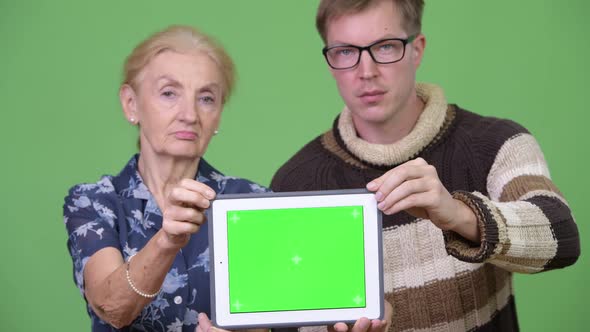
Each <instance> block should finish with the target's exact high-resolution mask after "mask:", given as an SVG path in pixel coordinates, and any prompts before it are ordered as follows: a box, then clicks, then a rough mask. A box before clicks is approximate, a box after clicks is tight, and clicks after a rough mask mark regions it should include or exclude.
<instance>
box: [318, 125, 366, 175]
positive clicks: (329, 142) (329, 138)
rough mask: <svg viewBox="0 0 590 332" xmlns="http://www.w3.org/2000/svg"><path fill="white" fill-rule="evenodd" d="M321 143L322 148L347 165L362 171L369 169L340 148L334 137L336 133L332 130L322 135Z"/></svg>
mask: <svg viewBox="0 0 590 332" xmlns="http://www.w3.org/2000/svg"><path fill="white" fill-rule="evenodd" d="M321 142H322V146H323V147H324V148H325V149H326V150H328V151H330V152H332V153H333V154H335V155H336V156H338V157H339V158H340V159H342V160H343V161H344V162H346V163H347V164H350V165H352V166H354V167H358V168H361V169H365V168H367V166H365V165H363V164H362V163H361V162H359V161H358V160H356V159H355V158H354V157H353V156H351V155H350V154H349V153H348V152H347V151H345V150H343V149H342V148H341V147H340V145H339V144H338V142H337V141H336V138H335V137H334V133H333V131H332V130H328V131H327V132H326V133H324V134H323V135H322V138H321Z"/></svg>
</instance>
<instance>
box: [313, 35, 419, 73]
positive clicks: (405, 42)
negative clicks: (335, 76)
mask: <svg viewBox="0 0 590 332" xmlns="http://www.w3.org/2000/svg"><path fill="white" fill-rule="evenodd" d="M416 37H418V35H413V36H409V37H408V38H405V39H404V38H386V39H380V40H377V41H376V42H374V43H372V44H371V45H367V46H364V47H363V46H356V45H351V44H344V45H336V46H331V47H328V46H326V47H324V48H323V49H322V54H323V55H324V58H325V59H326V62H327V63H328V66H330V67H332V69H335V70H344V69H350V68H354V67H356V66H357V65H358V64H359V62H361V57H362V56H363V51H365V50H366V51H367V52H369V55H370V56H371V59H373V61H375V63H379V64H389V63H396V62H399V61H401V60H402V59H403V58H404V56H405V55H406V46H407V45H408V44H410V43H412V42H413V41H414V40H415V39H416ZM389 40H397V41H401V42H402V44H403V49H404V50H403V53H402V56H401V57H400V58H399V59H397V60H395V61H386V62H381V61H377V59H375V56H374V55H373V52H371V47H373V46H375V45H377V44H379V43H383V42H385V41H389ZM338 47H352V48H356V49H357V50H358V51H359V56H358V59H357V60H356V62H355V64H354V65H352V66H349V67H344V68H337V67H334V66H332V64H331V63H330V60H328V52H329V51H330V50H331V49H334V48H338Z"/></svg>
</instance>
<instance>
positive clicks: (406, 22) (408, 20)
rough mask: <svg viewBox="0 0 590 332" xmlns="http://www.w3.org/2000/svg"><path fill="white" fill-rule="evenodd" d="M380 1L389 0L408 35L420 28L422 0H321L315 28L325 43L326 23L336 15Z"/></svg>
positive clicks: (419, 30) (339, 15)
mask: <svg viewBox="0 0 590 332" xmlns="http://www.w3.org/2000/svg"><path fill="white" fill-rule="evenodd" d="M382 1H391V2H393V5H394V6H395V8H396V9H397V10H399V11H400V16H401V18H402V22H401V24H402V28H403V29H404V30H405V31H406V32H407V33H408V34H409V35H416V34H418V33H420V32H421V30H422V11H423V10H424V0H322V1H321V2H320V5H319V6H318V11H317V15H316V28H317V29H318V32H319V33H320V36H321V37H322V40H323V41H324V44H325V43H327V33H328V31H327V26H328V23H329V22H330V21H331V20H333V19H335V18H338V17H341V16H343V15H348V14H356V13H360V12H362V11H364V10H366V9H369V8H371V7H373V6H376V5H378V4H379V3H380V2H382Z"/></svg>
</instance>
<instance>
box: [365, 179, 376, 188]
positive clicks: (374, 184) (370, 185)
mask: <svg viewBox="0 0 590 332" xmlns="http://www.w3.org/2000/svg"><path fill="white" fill-rule="evenodd" d="M367 189H369V190H375V189H377V183H375V182H373V181H371V182H369V183H368V184H367Z"/></svg>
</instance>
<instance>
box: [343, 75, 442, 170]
mask: <svg viewBox="0 0 590 332" xmlns="http://www.w3.org/2000/svg"><path fill="white" fill-rule="evenodd" d="M416 93H417V94H418V97H419V98H420V99H422V101H423V102H424V104H425V107H424V111H423V112H422V114H421V115H420V117H419V118H418V121H417V122H416V125H415V126H414V128H412V131H411V132H410V133H409V134H408V135H407V136H405V137H404V138H402V139H401V140H399V141H397V142H395V143H392V144H373V143H369V142H367V141H365V140H363V139H362V138H360V137H358V136H357V134H356V130H355V128H354V124H353V122H352V114H351V112H350V110H349V109H348V108H346V107H345V108H344V110H343V111H342V112H341V113H340V117H339V119H338V121H337V124H336V125H337V129H338V132H339V134H340V135H339V136H340V138H341V139H342V141H343V142H344V145H345V146H346V149H347V150H348V151H349V152H350V153H352V154H353V155H355V156H356V157H357V158H359V159H360V160H362V161H365V162H368V163H370V164H373V165H378V166H386V165H396V164H400V163H403V162H405V161H407V160H409V159H410V158H412V157H414V156H416V155H417V154H418V153H419V152H420V151H422V150H423V149H424V148H425V147H426V146H428V145H429V144H430V143H431V142H432V141H433V140H434V139H435V137H436V136H437V135H438V134H439V133H440V131H441V129H442V128H443V125H444V124H445V118H446V115H447V107H448V106H447V101H446V98H445V96H444V93H443V90H442V89H441V88H440V87H438V86H436V85H433V84H427V83H417V84H416Z"/></svg>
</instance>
